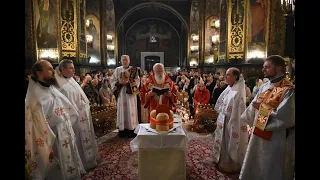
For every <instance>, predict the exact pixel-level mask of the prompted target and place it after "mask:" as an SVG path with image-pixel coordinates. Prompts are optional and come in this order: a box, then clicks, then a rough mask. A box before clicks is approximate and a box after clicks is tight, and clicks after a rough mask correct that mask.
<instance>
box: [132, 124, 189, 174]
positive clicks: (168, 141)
mask: <svg viewBox="0 0 320 180" xmlns="http://www.w3.org/2000/svg"><path fill="white" fill-rule="evenodd" d="M150 130H152V129H151V128H150V125H149V124H139V125H138V127H137V128H136V129H135V133H136V134H137V136H136V138H134V139H133V140H132V141H131V142H130V146H131V150H132V151H133V152H135V151H138V153H139V156H138V158H139V159H138V179H139V180H185V179H186V153H187V146H188V142H187V136H186V134H185V132H184V130H183V128H182V127H181V124H180V126H178V127H176V128H175V130H174V131H171V132H168V133H157V132H156V131H155V130H153V131H150Z"/></svg>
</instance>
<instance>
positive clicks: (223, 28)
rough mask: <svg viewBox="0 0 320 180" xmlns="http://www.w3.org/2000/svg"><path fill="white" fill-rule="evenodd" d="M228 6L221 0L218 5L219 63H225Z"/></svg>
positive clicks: (225, 1) (224, 0) (225, 0)
mask: <svg viewBox="0 0 320 180" xmlns="http://www.w3.org/2000/svg"><path fill="white" fill-rule="evenodd" d="M227 16H228V5H227V0H221V3H220V36H219V39H220V42H219V61H218V62H219V63H224V62H226V51H227V49H226V46H227V42H228V41H227V30H228V29H227V23H228V18H227Z"/></svg>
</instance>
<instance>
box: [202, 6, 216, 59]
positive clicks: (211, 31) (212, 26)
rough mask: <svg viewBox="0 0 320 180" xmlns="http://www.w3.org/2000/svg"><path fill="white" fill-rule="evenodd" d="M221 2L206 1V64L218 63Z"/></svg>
mask: <svg viewBox="0 0 320 180" xmlns="http://www.w3.org/2000/svg"><path fill="white" fill-rule="evenodd" d="M219 1H220V0H206V7H205V9H206V21H205V39H204V41H205V51H204V64H212V63H214V62H217V61H218V41H214V42H213V39H214V40H218V39H217V37H219V26H220V23H219V8H220V6H219V4H220V2H219Z"/></svg>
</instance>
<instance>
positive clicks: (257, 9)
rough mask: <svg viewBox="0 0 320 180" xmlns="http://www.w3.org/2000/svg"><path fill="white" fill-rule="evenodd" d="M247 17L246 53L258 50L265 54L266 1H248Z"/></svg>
mask: <svg viewBox="0 0 320 180" xmlns="http://www.w3.org/2000/svg"><path fill="white" fill-rule="evenodd" d="M247 15H248V23H247V24H248V28H247V29H248V31H247V43H248V51H249V52H250V51H255V50H258V51H262V52H264V53H265V52H266V35H267V22H268V0H250V1H249V3H248V11H247ZM264 56H265V54H264ZM249 58H251V57H249Z"/></svg>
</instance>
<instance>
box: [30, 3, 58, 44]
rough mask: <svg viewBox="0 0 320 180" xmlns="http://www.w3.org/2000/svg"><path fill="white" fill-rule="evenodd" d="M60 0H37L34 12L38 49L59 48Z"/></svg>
mask: <svg viewBox="0 0 320 180" xmlns="http://www.w3.org/2000/svg"><path fill="white" fill-rule="evenodd" d="M57 4H58V0H35V1H34V13H35V24H36V35H37V36H36V37H37V47H38V49H48V48H57V39H58V29H57V28H58V7H57Z"/></svg>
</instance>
